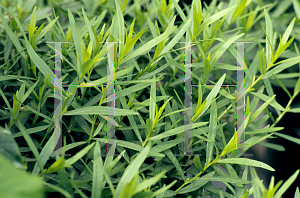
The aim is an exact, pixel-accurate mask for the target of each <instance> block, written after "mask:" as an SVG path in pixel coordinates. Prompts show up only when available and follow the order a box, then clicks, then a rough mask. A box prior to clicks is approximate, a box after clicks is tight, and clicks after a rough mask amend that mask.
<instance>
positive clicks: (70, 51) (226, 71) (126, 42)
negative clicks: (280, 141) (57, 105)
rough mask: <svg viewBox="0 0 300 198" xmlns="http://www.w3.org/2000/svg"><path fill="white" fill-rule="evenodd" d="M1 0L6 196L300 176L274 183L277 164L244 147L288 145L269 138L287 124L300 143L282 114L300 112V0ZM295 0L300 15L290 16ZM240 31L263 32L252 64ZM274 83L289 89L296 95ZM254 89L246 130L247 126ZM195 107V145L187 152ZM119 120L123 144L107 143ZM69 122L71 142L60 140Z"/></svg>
mask: <svg viewBox="0 0 300 198" xmlns="http://www.w3.org/2000/svg"><path fill="white" fill-rule="evenodd" d="M0 5H1V7H0V21H1V25H0V35H1V36H0V44H1V45H0V53H1V57H2V58H1V59H0V87H1V89H0V95H1V101H2V106H1V109H0V120H1V127H0V166H1V167H0V197H14V198H23V197H24V198H25V197H37V198H40V197H54V196H55V197H59V194H60V195H61V197H92V198H99V197H114V198H120V197H123V198H127V197H128V198H129V197H132V198H139V197H143V198H144V197H145V198H149V197H155V198H163V197H198V196H201V197H204V196H205V195H210V196H211V197H242V198H247V197H249V196H250V195H254V197H255V198H260V197H262V198H269V197H270V198H271V197H276V198H280V197H281V196H284V193H285V192H286V190H287V189H288V188H289V186H290V185H291V184H292V183H293V182H294V180H295V179H296V178H297V176H298V173H299V170H297V171H296V172H295V173H294V174H293V175H292V176H291V177H290V178H289V179H288V180H287V181H286V182H285V183H283V182H282V181H280V182H278V183H277V184H276V185H275V182H274V177H272V178H271V180H270V185H269V188H268V189H266V188H265V187H264V186H263V184H262V182H261V181H260V179H259V178H258V176H257V174H256V172H255V169H254V168H253V167H257V168H263V169H266V170H268V171H275V170H274V169H273V168H272V167H271V166H269V165H268V164H265V163H262V162H259V161H256V160H253V159H247V158H244V157H242V154H243V153H242V152H244V151H247V150H248V149H249V148H250V147H252V146H254V145H256V144H260V145H262V146H265V147H267V148H270V149H275V150H277V151H285V148H284V147H283V146H281V145H277V144H272V143H268V142H262V141H263V140H266V139H268V138H274V137H276V136H278V137H280V138H284V139H287V140H289V141H291V142H292V143H296V144H300V139H299V138H295V137H292V136H289V135H286V134H282V133H281V132H280V131H281V130H282V129H283V127H280V126H277V125H278V122H279V121H280V120H281V119H282V118H283V117H284V115H285V114H286V113H300V108H299V104H294V103H293V101H294V100H295V98H296V97H297V96H298V95H299V93H300V53H299V49H298V44H297V43H298V42H299V41H300V36H299V34H298V33H297V32H299V19H300V3H299V0H290V1H288V3H284V1H282V2H281V1H276V2H274V3H272V4H269V3H268V2H267V1H262V0H259V1H251V0H230V1H220V2H218V1H216V0H214V1H212V2H211V3H210V4H209V5H206V3H203V2H202V1H200V0H194V1H193V2H192V4H191V5H186V4H185V3H183V5H184V7H181V6H180V5H181V2H179V1H178V0H171V1H165V0H162V1H159V0H154V1H150V0H145V1H133V2H131V1H128V0H124V1H120V0H115V1H105V0H101V1H90V0H83V1H75V0H69V1H65V0H59V1H52V0H51V1H41V0H37V1H30V0H18V1H17V0H12V1H6V0H2V1H1V4H0ZM288 8H291V9H293V10H294V11H295V13H296V17H295V15H292V14H289V13H288V14H284V13H285V12H287V10H288ZM176 19H179V20H181V21H177V20H176ZM149 30H150V31H149ZM238 41H250V42H252V44H249V43H247V44H244V46H245V54H244V55H245V58H244V68H243V67H241V68H237V66H236V59H237V57H236V54H237V48H236V44H235V42H238ZM53 42H63V43H62V44H61V61H62V67H61V68H62V84H63V85H67V84H68V85H69V86H67V87H64V88H63V90H62V111H61V115H62V128H61V129H60V128H59V127H58V128H56V123H55V118H54V100H53V99H54V96H53V93H54V91H56V92H57V87H59V86H60V85H55V84H54V82H55V81H54V78H53V77H54V74H55V72H54V71H55V63H54V61H53V58H54V57H55V56H54V54H55V52H54V50H55V48H54V45H53V44H51V43H53ZM108 42H114V48H113V49H111V50H112V51H113V52H114V56H113V57H111V59H112V60H113V63H114V68H113V71H114V82H113V83H112V84H114V94H113V95H110V96H108V97H107V96H106V94H107V86H104V85H105V84H106V83H107V64H108V62H109V60H110V59H109V58H108V55H107V52H108V49H107V46H108V44H107V43H108ZM184 42H192V43H191V45H192V46H191V49H192V55H191V57H192V60H191V61H192V62H191V63H192V79H191V83H192V84H193V85H198V86H193V87H192V92H191V100H192V105H191V107H190V108H187V107H185V104H184V103H183V101H184V102H185V101H186V98H185V95H186V94H189V93H186V88H185V83H184V82H185V80H186V76H185V74H186V73H185V72H186V68H185V66H186V65H184V64H185V58H187V57H186V55H185V44H184ZM292 43H294V44H293V45H292ZM243 69H244V73H245V76H244V80H245V93H244V94H240V93H237V90H236V87H235V86H227V87H226V86H221V85H228V84H231V85H236V84H237V83H238V82H237V80H236V76H235V75H236V72H237V70H240V71H241V70H243ZM112 84H111V85H112ZM212 85H213V86H212ZM273 86H277V87H281V88H282V89H283V90H284V91H285V93H286V95H285V97H288V100H289V102H288V103H287V104H286V105H285V106H282V105H281V104H279V103H278V102H277V100H276V98H278V96H276V95H274V91H273ZM290 89H293V90H294V92H293V93H291V92H290ZM243 96H245V98H244V99H245V112H244V114H245V120H244V128H236V123H235V122H236V119H235V118H236V117H237V115H238V110H240V108H243V107H239V106H237V100H240V99H243V98H242V97H243ZM259 101H261V102H262V104H261V105H259ZM108 102H113V104H114V106H115V108H114V107H110V106H108ZM186 112H191V114H189V113H188V114H187V116H190V117H189V118H190V119H189V124H191V125H190V126H191V127H190V130H191V140H192V141H191V142H190V144H189V145H188V148H192V155H191V156H189V155H185V153H184V150H185V146H186V142H185V140H186V132H185V131H186V126H185V124H186V123H185V121H186V120H185V119H186V116H184V114H185V113H186ZM273 112H276V114H274V113H273ZM108 115H109V116H108ZM112 116H114V119H111V117H112ZM108 123H111V124H112V125H114V127H115V128H114V131H115V141H114V143H115V154H116V155H114V156H108V155H107V148H106V143H107V142H108V140H107V127H108ZM268 123H270V124H268ZM276 126H277V127H276ZM60 133H61V134H62V137H63V138H62V139H64V146H63V148H58V150H55V149H56V148H55V144H54V143H56V142H57V139H56V138H57V136H58V135H59V134H60ZM242 135H244V137H245V142H244V143H243V144H241V143H240V140H241V137H242ZM59 152H60V153H62V154H63V155H61V156H50V154H53V153H59ZM70 153H72V155H71V156H68V155H64V154H70ZM249 167H250V168H251V169H250V170H251V171H249V170H248V168H249ZM224 170H226V171H224ZM240 170H242V171H240ZM276 171H280V170H276ZM248 175H251V176H252V180H251V181H250V180H249V179H248ZM212 181H219V182H222V183H224V184H225V185H226V190H225V191H220V189H218V188H216V187H214V186H213V185H212ZM247 184H250V185H251V187H249V185H247ZM281 184H282V185H281ZM43 186H44V188H43ZM235 188H237V192H236V190H235ZM295 197H300V195H299V189H298V188H297V190H296V193H295Z"/></svg>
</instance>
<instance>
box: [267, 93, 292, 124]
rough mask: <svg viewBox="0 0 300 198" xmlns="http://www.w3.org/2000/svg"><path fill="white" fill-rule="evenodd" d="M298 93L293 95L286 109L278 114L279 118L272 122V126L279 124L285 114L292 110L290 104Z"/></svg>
mask: <svg viewBox="0 0 300 198" xmlns="http://www.w3.org/2000/svg"><path fill="white" fill-rule="evenodd" d="M296 96H297V95H293V97H292V98H291V99H290V101H289V103H288V104H287V105H286V107H285V109H284V111H283V112H282V113H281V114H280V115H279V116H278V118H277V119H276V121H275V122H274V123H273V124H272V126H271V128H272V127H274V126H276V124H278V122H279V121H280V120H281V119H282V118H283V116H284V115H285V114H286V113H287V112H288V111H289V110H290V108H291V107H290V106H291V104H292V102H293V100H294V99H295V97H296Z"/></svg>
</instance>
